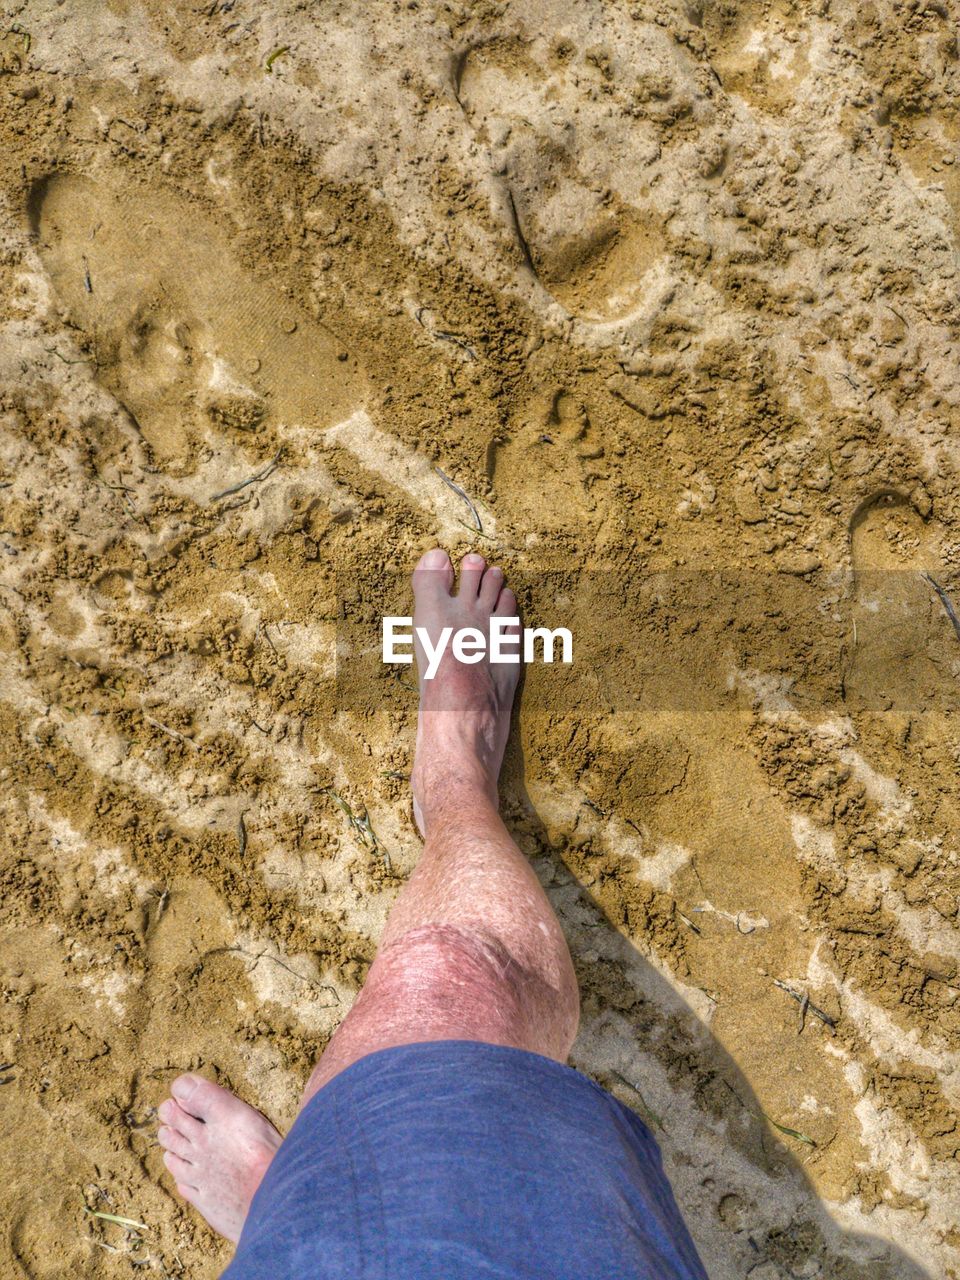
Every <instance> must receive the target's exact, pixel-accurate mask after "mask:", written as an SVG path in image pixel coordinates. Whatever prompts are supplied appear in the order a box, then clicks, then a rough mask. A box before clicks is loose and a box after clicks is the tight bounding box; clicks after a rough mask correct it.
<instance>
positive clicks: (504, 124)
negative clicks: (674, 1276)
mask: <svg viewBox="0 0 960 1280" xmlns="http://www.w3.org/2000/svg"><path fill="white" fill-rule="evenodd" d="M4 13H5V19H4V31H3V34H2V37H0V128H2V146H0V298H2V324H0V572H2V586H0V604H2V609H0V637H2V640H0V644H2V649H3V663H2V666H0V715H2V738H0V748H2V760H0V780H2V789H0V794H2V804H3V824H2V841H3V857H2V862H0V868H2V894H0V913H2V926H3V928H2V939H0V972H2V978H3V987H4V1002H3V1005H2V1021H0V1060H2V1062H3V1063H5V1064H8V1065H6V1066H5V1067H4V1070H3V1072H2V1073H0V1083H2V1085H3V1087H2V1089H0V1107H2V1116H3V1122H2V1127H0V1159H2V1167H3V1170H4V1178H3V1187H2V1191H0V1200H2V1212H0V1221H2V1224H3V1225H2V1233H0V1275H2V1277H4V1280H5V1278H6V1277H22V1276H23V1277H31V1280H45V1278H47V1277H51V1278H52V1277H63V1276H91V1277H114V1276H127V1275H132V1274H137V1275H140V1274H156V1275H158V1276H167V1277H180V1276H189V1277H192V1278H194V1280H212V1277H214V1276H216V1275H217V1274H218V1273H219V1270H220V1269H221V1267H222V1266H223V1265H224V1264H225V1262H226V1260H227V1258H228V1256H229V1251H228V1249H227V1247H226V1246H224V1245H222V1244H221V1243H220V1242H218V1241H217V1240H216V1239H215V1238H214V1237H213V1236H212V1235H210V1234H209V1233H208V1231H207V1230H206V1228H205V1227H204V1226H203V1224H202V1223H201V1222H200V1220H199V1219H198V1218H197V1217H196V1216H195V1215H194V1214H193V1212H192V1211H191V1210H189V1209H186V1208H184V1207H183V1206H182V1205H181V1204H180V1203H178V1201H177V1199H176V1198H175V1196H174V1194H173V1193H172V1188H171V1187H170V1185H169V1183H168V1181H167V1179H166V1176H165V1174H164V1171H163V1168H162V1165H161V1162H160V1159H159V1153H158V1148H157V1146H156V1143H155V1139H154V1131H155V1107H156V1105H157V1103H158V1102H159V1101H160V1099H161V1097H162V1096H163V1093H164V1090H165V1088H166V1085H167V1084H168V1082H169V1081H170V1079H171V1078H172V1076H173V1075H174V1074H176V1073H177V1072H179V1071H181V1070H183V1069H185V1068H194V1069H202V1070H204V1071H206V1072H208V1073H209V1074H210V1075H212V1076H214V1077H215V1078H217V1079H219V1080H221V1081H222V1082H224V1083H226V1084H227V1085H229V1086H230V1087H232V1088H234V1089H235V1090H237V1091H238V1092H239V1093H240V1094H241V1095H242V1096H243V1097H244V1098H246V1099H247V1100H249V1101H251V1102H253V1103H255V1104H257V1105H258V1106H261V1107H262V1108H263V1109H264V1110H265V1111H266V1113H267V1114H268V1115H269V1116H270V1117H271V1118H272V1119H274V1120H275V1121H276V1122H277V1123H278V1124H279V1125H280V1126H281V1127H283V1126H284V1125H288V1124H289V1123H290V1120H291V1118H292V1116H293V1114H294V1112H295V1109H296V1104H297V1097H298V1091H299V1089H300V1087H301V1085H302V1082H303V1080H304V1078H305V1075H306V1073H307V1071H308V1069H309V1066H310V1064H311V1062H312V1060H313V1059H314V1058H315V1057H316V1055H317V1054H318V1053H319V1052H320V1050H321V1049H322V1047H323V1045H324V1043H325V1042H326V1040H327V1038H328V1037H329V1035H330V1033H331V1032H332V1030H333V1028H334V1027H335V1026H336V1025H337V1023H338V1022H339V1021H340V1019H341V1018H342V1017H343V1015H344V1013H345V1012H346V1010H347V1009H348V1008H349V1006H350V1003H351V1001H352V1000H353V998H354V997H355V995H356V992H357V990H358V987H359V985H360V984H361V982H362V980H363V976H364V973H365V971H366V968H367V966H368V964H369V962H370V960H371V957H372V955H373V952H374V948H375V944H376V939H377V937H378V934H379V930H380V928H381V926H382V923H383V920H384V917H385V914H386V912H387V910H388V909H389V906H390V904H391V902H392V901H393V899H394V897H395V895H396V892H397V889H398V887H399V885H400V884H401V883H402V881H403V878H404V877H405V876H406V875H407V874H408V873H409V871H410V869H411V867H412V866H413V864H414V862H415V859H416V856H417V850H418V841H417V839H416V836H415V832H414V828H413V826H412V823H411V819H410V812H409V800H408V794H407V785H406V781H405V775H406V773H407V771H408V769H409V763H410V752H411V746H412V742H413V731H414V722H415V706H416V700H415V696H414V694H413V693H412V692H411V689H410V687H409V671H404V670H402V669H401V670H387V669H385V668H383V667H382V665H381V664H380V662H379V658H378V654H377V646H378V643H379V633H378V621H379V617H380V615H381V614H382V613H384V612H400V613H403V612H406V608H405V607H404V606H405V604H406V595H405V586H404V581H405V575H406V574H407V573H408V571H409V568H410V566H411V565H412V563H413V562H414V560H415V558H416V557H417V555H418V554H419V553H420V552H421V551H422V550H424V549H425V548H426V547H427V546H429V545H431V544H433V543H435V542H436V541H440V542H442V543H443V544H444V545H445V546H447V548H448V549H449V550H450V551H451V553H453V554H455V555H457V554H461V553H462V552H464V551H465V550H467V549H468V548H470V547H474V546H476V547H478V548H479V549H481V550H483V551H485V552H488V553H489V554H490V555H491V556H494V557H495V558H496V559H497V561H498V562H499V563H501V564H503V565H504V566H505V567H506V569H507V570H508V572H509V573H510V574H511V575H512V576H513V577H514V579H515V580H516V582H517V583H518V586H519V589H520V595H521V597H522V599H523V602H524V605H525V609H526V613H527V617H528V619H531V620H534V621H543V622H546V623H549V624H551V625H557V624H558V623H560V622H561V621H563V620H566V621H567V623H568V625H570V626H571V628H572V630H573V633H574V637H575V643H576V646H577V647H576V659H575V663H574V666H573V667H572V668H570V669H558V668H548V667H539V668H536V669H531V670H530V671H529V673H528V676H527V680H526V684H525V689H524V696H523V717H522V722H521V724H520V728H519V731H518V734H517V737H516V741H515V742H514V744H513V745H512V747H511V751H510V755H509V757H508V763H507V769H506V776H505V782H504V797H505V805H506V809H507V812H508V816H509V820H510V822H511V825H512V826H513V828H514V829H515V830H516V832H517V834H518V839H519V840H520V842H521V844H522V846H523V847H524V849H525V850H526V851H527V852H528V854H529V856H530V857H531V859H532V860H533V862H534V864H535V866H536V867H537V869H538V871H539V873H540V875H541V876H542V879H543V882H544V884H545V885H546V886H547V889H548V892H549V893H550V895H551V898H552V900H553V902H554V903H555V905H556V907H557V910H558V911H559V913H560V915H561V918H562V920H563V922H564V926H565V928H566V930H567V933H568V936H569V938H570V943H571V947H572V950H573V953H574V956H575V959H576V964H577V968H578V972H579V976H580V979H581V982H582V987H583V995H584V1016H583V1025H582V1031H581V1034H580V1037H579V1039H578V1041H577V1044H576V1046H575V1051H574V1058H573V1060H574V1063H575V1065H576V1066H578V1067H579V1068H580V1069H582V1070H583V1071H585V1072H587V1073H589V1074H591V1075H592V1076H594V1077H595V1078H596V1079H598V1080H599V1081H601V1082H602V1083H603V1084H605V1085H606V1086H608V1087H609V1088H611V1089H612V1090H613V1092H614V1093H615V1094H616V1095H617V1096H618V1097H620V1098H621V1099H622V1100H623V1101H624V1102H625V1103H627V1104H628V1105H630V1106H632V1107H634V1108H636V1109H637V1111H638V1112H640V1114H642V1115H644V1116H645V1117H646V1118H647V1120H648V1123H649V1124H650V1125H651V1127H652V1128H653V1129H654V1131H655V1132H656V1135H657V1137H658V1139H659V1141H660V1143H661V1144H662V1148H663V1152H664V1157H665V1161H666V1164H667V1167H668V1170H669V1172H670V1174H671V1176H672V1178H673V1180H674V1185H675V1187H676V1191H677V1196H678V1199H679V1201H680V1204H681V1206H682V1208H683V1210H684V1212H685V1214H686V1216H687V1220H688V1221H689V1223H690V1227H691V1230H692V1232H693V1235H694V1237H695V1238H696V1241H697V1243H698V1245H699V1247H700V1249H701V1250H702V1253H703V1256H704V1258H705V1260H706V1262H707V1265H708V1269H709V1272H710V1275H711V1277H713V1280H734V1278H735V1277H736V1278H739V1277H745V1276H748V1275H749V1276H750V1277H751V1280H785V1278H787V1277H803V1278H809V1277H817V1276H822V1277H830V1278H831V1280H832V1278H840V1280H852V1278H854V1277H857V1278H864V1280H866V1278H867V1277H869V1278H871V1280H874V1278H876V1280H881V1278H883V1280H946V1278H947V1277H957V1276H958V1275H960V1232H958V1229H957V1222H958V1220H960V1192H958V1181H957V1170H958V1164H957V1155H958V1150H960V1129H958V1103H960V1035H958V1033H960V1004H958V991H960V987H958V978H957V961H958V958H960V932H958V922H957V914H958V887H960V872H958V865H957V849H958V840H957V835H956V832H957V826H958V823H957V819H958V808H960V794H958V787H957V768H958V763H960V732H958V728H957V723H958V722H957V708H956V696H957V695H956V690H957V679H958V676H960V624H958V623H957V622H956V619H954V620H953V621H951V616H950V613H949V610H950V609H952V608H953V604H952V602H953V601H954V600H956V601H958V604H960V544H958V541H957V532H958V530H960V486H958V472H957V436H956V430H957V427H958V425H960V413H958V402H960V381H958V367H960V366H958V336H960V308H958V295H957V287H958V274H957V267H958V236H960V162H958V156H957V142H958V136H960V120H958V103H960V97H958V90H960V61H958V47H957V36H956V32H957V21H958V18H960V13H958V11H957V9H956V6H955V5H954V4H951V3H934V2H931V3H928V4H923V3H918V2H917V0H910V3H900V4H891V3H886V2H884V0H880V2H877V3H873V2H868V3H861V4H854V3H852V0H815V2H812V3H806V4H804V3H790V2H789V0H773V2H772V3H766V2H760V3H757V2H753V0H748V2H746V3H739V4H738V3H731V2H730V0H722V2H720V3H715V4H709V5H704V4H701V3H700V0H688V2H687V3H680V2H679V0H678V2H676V3H674V2H673V0H650V3H647V4H635V5H632V4H629V3H621V4H613V3H608V2H606V0H578V2H577V3H555V2H553V0H541V2H540V3H538V4H527V5H519V4H511V3H486V2H481V3H477V4H466V3H463V4H461V3H446V4H442V3H436V2H432V0H410V2H409V3H402V4H401V3H388V2H387V0H368V2H367V3H363V4H361V3H336V2H335V0H324V2H323V3H317V4H313V5H304V4H299V3H294V0H280V2H278V3H273V4H270V5H262V4H254V3H253V2H252V0H219V2H218V3H208V2H207V0H204V2H203V3H200V0H164V3H159V0H158V2H156V3H153V2H151V3H146V4H134V3H130V4H126V3H122V2H121V0H112V2H110V3H93V0H90V3H86V2H84V3H79V4H74V3H69V2H68V3H63V2H62V0H61V2H60V3H57V2H55V0H30V2H29V3H25V4H14V5H12V6H10V5H8V6H6V8H5V10H4ZM438 467H439V468H442V470H443V471H444V473H446V475H448V476H450V477H451V478H452V479H453V480H454V481H455V482H456V483H457V484H459V485H460V486H461V487H462V488H463V489H464V490H465V491H466V492H467V493H468V494H469V495H470V497H471V498H472V500H473V502H474V504H475V506H476V510H477V513H478V516H479V520H480V524H481V526H482V530H481V531H479V532H478V531H475V529H474V523H475V522H474V517H473V514H472V513H471V511H470V510H469V508H468V507H467V505H466V504H465V503H464V502H463V501H462V500H461V498H459V497H458V496H457V494H456V493H454V492H453V491H452V490H451V489H449V488H448V487H447V486H446V485H445V484H444V482H443V480H442V478H441V477H440V475H439V474H438V471H437V468H438ZM955 627H957V628H958V630H955ZM337 798H339V800H340V801H342V802H343V805H345V806H347V808H346V809H345V808H344V807H343V805H341V804H338V802H337ZM350 814H352V815H353V816H354V818H355V819H356V821H355V822H351V821H350ZM364 814H366V815H367V821H366V822H364V817H363V815H364ZM372 833H375V834H372ZM571 1194H572V1195H575V1194H576V1188H575V1187H571ZM98 1213H100V1214H113V1215H116V1216H118V1217H120V1218H127V1219H130V1220H132V1221H134V1222H136V1223H140V1224H143V1225H142V1226H140V1227H133V1228H129V1227H125V1226H124V1225H123V1224H118V1223H116V1222H113V1221H111V1220H109V1219H107V1218H103V1217H97V1216H95V1215H96V1214H98ZM545 1229H547V1230H549V1224H546V1228H545Z"/></svg>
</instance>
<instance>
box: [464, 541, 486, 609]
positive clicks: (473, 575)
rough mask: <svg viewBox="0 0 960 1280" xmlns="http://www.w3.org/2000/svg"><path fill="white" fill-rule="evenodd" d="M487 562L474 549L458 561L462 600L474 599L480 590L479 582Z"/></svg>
mask: <svg viewBox="0 0 960 1280" xmlns="http://www.w3.org/2000/svg"><path fill="white" fill-rule="evenodd" d="M486 567H487V562H486V560H484V558H483V556H481V555H478V554H477V552H476V551H470V552H468V553H467V555H465V556H464V557H463V559H462V560H461V561H460V590H459V592H458V594H459V596H460V598H461V599H462V600H474V599H476V597H477V595H478V594H479V592H480V583H481V580H482V579H483V571H484V569H485V568H486Z"/></svg>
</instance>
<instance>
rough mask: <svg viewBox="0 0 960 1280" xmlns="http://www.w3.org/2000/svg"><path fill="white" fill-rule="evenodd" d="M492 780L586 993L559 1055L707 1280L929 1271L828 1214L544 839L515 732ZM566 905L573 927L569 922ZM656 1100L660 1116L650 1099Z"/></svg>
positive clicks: (663, 988) (671, 992)
mask: <svg viewBox="0 0 960 1280" xmlns="http://www.w3.org/2000/svg"><path fill="white" fill-rule="evenodd" d="M518 704H519V698H518ZM516 714H517V708H515V716H516ZM514 726H516V719H515V720H514ZM503 784H504V785H503V792H504V795H505V798H506V800H507V803H506V805H505V810H506V812H505V816H506V820H507V825H508V827H510V828H511V831H512V834H513V835H514V838H515V839H516V840H517V841H518V843H519V844H520V847H521V848H522V849H523V850H524V852H525V853H526V854H527V855H528V857H530V858H531V861H532V862H533V863H534V865H535V866H537V865H538V864H539V869H540V870H541V873H542V871H543V870H544V869H546V878H547V879H548V880H549V878H550V876H551V871H552V873H553V880H552V882H548V883H547V884H546V885H545V888H546V890H547V894H548V896H549V897H550V899H551V901H552V902H553V904H554V907H555V909H556V910H557V912H558V915H559V917H560V920H561V923H562V924H563V925H564V930H565V932H566V934H567V938H568V940H569V941H570V943H571V951H572V953H573V960H574V965H575V967H576V970H577V976H578V979H579V981H580V986H581V992H582V994H583V995H584V996H585V1000H584V1005H585V1008H584V1014H585V1016H584V1017H583V1019H582V1021H581V1029H580V1034H579V1035H578V1037H577V1041H576V1043H575V1045H574V1047H573V1052H572V1054H571V1065H573V1066H575V1067H576V1068H577V1069H578V1070H580V1071H583V1072H584V1073H585V1074H587V1075H589V1076H592V1077H593V1078H594V1079H595V1080H597V1081H598V1082H599V1083H600V1084H602V1085H603V1086H604V1087H606V1088H607V1089H609V1090H610V1092H612V1093H613V1094H614V1095H615V1096H616V1097H618V1098H619V1099H620V1101H621V1102H623V1103H624V1104H626V1105H627V1106H629V1107H630V1108H631V1109H632V1110H633V1111H635V1112H636V1113H637V1114H638V1115H639V1116H640V1117H641V1118H642V1119H643V1120H644V1121H645V1122H646V1123H647V1125H648V1127H649V1128H650V1129H651V1131H652V1132H653V1134H654V1136H655V1137H656V1139H657V1141H658V1143H659V1145H660V1148H661V1151H662V1153H663V1157H664V1164H665V1167H666V1169H667V1172H668V1175H669V1176H670V1179H671V1182H672V1184H673V1188H674V1193H675V1195H676V1198H677V1201H678V1203H679V1205H680V1209H681V1212H682V1213H683V1216H684V1219H685V1221H686V1222H687V1224H688V1227H689V1228H690V1232H691V1234H692V1235H693V1237H694V1239H695V1241H696V1243H697V1246H698V1249H699V1250H700V1252H701V1256H702V1258H703V1261H704V1265H705V1266H706V1268H707V1271H708V1274H709V1275H710V1277H711V1280H734V1278H736V1280H741V1278H743V1277H748V1276H749V1277H750V1280H817V1278H819V1280H935V1277H934V1276H932V1275H931V1273H930V1272H928V1271H926V1270H925V1269H924V1268H923V1267H921V1266H919V1265H918V1264H917V1263H916V1262H915V1261H914V1260H913V1259H912V1258H911V1257H909V1256H908V1255H907V1254H906V1253H904V1252H903V1251H902V1250H901V1249H900V1248H898V1247H897V1245H895V1244H894V1243H892V1242H891V1241H889V1240H886V1239H883V1238H881V1237H879V1236H872V1235H869V1234H866V1233H860V1232H851V1231H844V1230H843V1229H842V1228H840V1227H839V1226H837V1224H836V1223H835V1222H834V1221H833V1219H832V1218H831V1216H830V1214H829V1212H828V1211H827V1209H826V1206H825V1205H824V1203H823V1201H822V1200H821V1199H820V1197H819V1196H818V1194H817V1192H816V1190H815V1189H814V1187H813V1185H812V1183H811V1181H810V1179H809V1177H808V1176H807V1174H806V1172H805V1170H804V1168H803V1164H802V1163H801V1160H800V1159H798V1157H797V1155H796V1154H795V1153H794V1152H793V1151H791V1150H790V1149H789V1148H788V1147H787V1146H786V1145H785V1143H784V1142H781V1141H780V1140H779V1139H778V1137H777V1136H776V1134H775V1131H774V1130H773V1128H772V1126H771V1125H769V1124H768V1123H767V1122H766V1121H765V1120H764V1119H763V1115H762V1111H761V1106H760V1103H759V1101H758V1099H757V1098H756V1096H755V1094H754V1093H753V1091H752V1089H751V1087H750V1084H749V1083H748V1081H747V1079H746V1077H745V1076H744V1075H743V1073H742V1072H741V1071H740V1069H739V1068H738V1066H737V1064H736V1062H735V1061H734V1060H733V1058H732V1057H731V1056H730V1054H729V1053H728V1052H727V1051H726V1050H725V1049H724V1047H723V1046H722V1045H721V1044H720V1042H719V1041H718V1040H717V1039H716V1038H715V1037H714V1036H713V1035H712V1034H711V1032H710V1030H709V1028H708V1027H707V1026H706V1024H705V1023H704V1022H703V1021H702V1020H701V1019H700V1018H699V1017H698V1016H697V1015H696V1014H695V1013H694V1011H693V1010H692V1009H691V1008H690V1007H689V1006H688V1005H687V1004H686V1003H685V1002H684V1001H683V1000H682V998H681V997H680V996H679V995H678V993H677V991H676V990H675V989H674V988H673V987H672V986H671V984H670V983H668V982H667V980H666V979H665V978H664V977H663V976H662V975H661V974H660V973H659V972H658V971H657V969H656V968H654V966H653V965H652V964H651V963H650V962H649V961H648V960H646V959H645V958H644V957H643V955H642V954H641V953H640V952H639V951H638V950H637V948H636V947H634V946H633V945H632V944H631V943H630V942H629V940H628V939H626V938H625V937H624V936H623V935H622V933H621V932H620V931H619V929H617V927H616V926H615V924H613V923H612V922H611V921H610V920H609V918H608V917H607V915H606V914H605V912H604V910H603V908H602V907H601V906H600V904H599V903H598V902H597V901H596V899H595V898H594V897H593V896H592V895H591V894H590V892H589V891H588V890H587V889H586V888H585V887H584V886H583V885H582V884H580V883H579V882H578V881H577V879H576V876H575V875H574V873H573V872H572V871H571V870H570V868H569V867H567V866H566V865H565V863H564V860H563V857H562V850H560V849H557V848H556V846H554V845H551V842H550V839H549V837H548V835H547V831H546V827H545V824H544V823H543V822H542V820H541V819H540V817H539V815H538V814H537V811H536V808H535V806H534V805H533V803H532V801H531V800H530V797H529V795H528V793H527V789H526V783H525V777H524V767H523V761H522V753H521V751H520V750H519V748H518V746H517V735H516V733H515V732H514V734H512V736H511V742H510V746H509V747H508V752H507V759H506V761H505V766H504V777H503ZM511 797H513V798H514V804H511V803H510V798H511ZM511 810H512V811H513V812H511ZM513 817H515V818H516V821H513V820H512V818H513ZM571 908H573V909H574V910H575V912H576V914H577V916H578V917H579V923H576V924H572V923H571V920H570V914H571ZM585 920H587V921H588V923H586V924H584V921H585ZM584 928H588V929H590V930H591V931H592V936H591V945H590V947H589V948H584V947H583V946H582V945H578V943H577V940H576V937H574V936H572V935H573V934H575V933H578V934H582V933H583V930H584ZM588 1005H589V1008H588V1007H587V1006H588ZM785 1067H786V1064H785ZM664 1098H666V1099H667V1102H666V1105H663V1103H662V1102H661V1105H662V1106H663V1110H664V1114H663V1115H660V1114H658V1112H657V1110H656V1108H655V1106H654V1105H653V1103H652V1102H651V1099H656V1100H657V1101H661V1100H662V1099H664ZM677 1134H682V1135H684V1138H683V1139H681V1138H680V1137H678V1136H676V1135H677Z"/></svg>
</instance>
